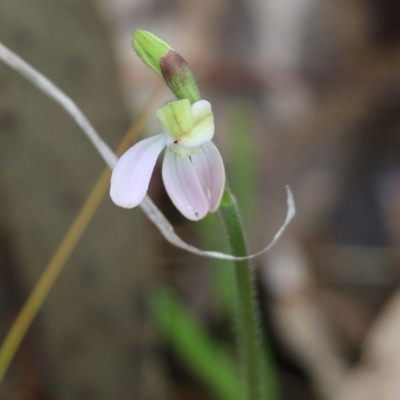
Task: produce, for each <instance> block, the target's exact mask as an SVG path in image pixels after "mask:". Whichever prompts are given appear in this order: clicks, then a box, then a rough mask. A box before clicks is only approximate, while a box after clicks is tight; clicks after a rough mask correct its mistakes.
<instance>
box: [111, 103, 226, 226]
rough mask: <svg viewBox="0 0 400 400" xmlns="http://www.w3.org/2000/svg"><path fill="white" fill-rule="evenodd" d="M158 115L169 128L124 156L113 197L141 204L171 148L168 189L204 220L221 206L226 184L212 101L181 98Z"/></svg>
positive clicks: (190, 214) (165, 174) (187, 212)
mask: <svg viewBox="0 0 400 400" xmlns="http://www.w3.org/2000/svg"><path fill="white" fill-rule="evenodd" d="M157 117H158V119H159V121H160V123H161V125H162V127H163V128H164V132H162V133H160V134H158V135H155V136H152V137H149V138H147V139H144V140H141V141H140V142H138V143H136V144H135V145H134V146H132V147H131V148H130V149H129V150H128V151H127V152H126V153H125V154H123V155H122V157H121V158H120V159H119V160H118V162H117V165H116V166H115V168H114V170H113V172H112V176H111V189H110V196H111V199H112V200H113V201H114V203H115V204H117V205H119V206H121V207H125V208H133V207H136V206H137V205H138V204H139V203H140V202H141V201H142V200H143V198H144V197H145V195H146V193H147V190H148V187H149V182H150V178H151V175H152V172H153V170H154V166H155V163H156V161H157V158H158V156H159V155H160V153H161V152H162V150H163V149H164V148H166V152H165V156H164V161H163V165H162V178H163V181H164V185H165V189H166V190H167V193H168V195H169V197H170V198H171V200H172V202H173V203H174V204H175V206H176V207H177V208H178V210H179V211H180V212H181V213H182V214H183V215H184V216H185V217H186V218H188V219H190V220H199V219H201V218H203V217H204V216H205V215H206V214H207V213H208V212H214V211H216V210H217V209H218V206H219V204H220V201H221V197H222V192H223V189H224V184H225V170H224V164H223V162H222V158H221V155H220V153H219V151H218V149H217V147H216V146H215V145H214V143H212V141H211V139H212V138H213V136H214V116H213V113H212V111H211V104H210V103H209V102H208V101H206V100H200V101H197V102H195V103H194V104H190V101H189V100H188V99H183V100H176V101H173V102H170V103H167V104H166V105H165V106H163V107H161V108H160V109H158V111H157Z"/></svg>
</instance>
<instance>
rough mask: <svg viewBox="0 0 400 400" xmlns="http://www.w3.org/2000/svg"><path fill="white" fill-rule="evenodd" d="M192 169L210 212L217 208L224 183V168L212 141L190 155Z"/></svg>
mask: <svg viewBox="0 0 400 400" xmlns="http://www.w3.org/2000/svg"><path fill="white" fill-rule="evenodd" d="M190 158H191V160H192V164H193V167H194V170H195V172H196V175H197V177H198V178H199V181H200V184H201V187H202V188H203V192H204V195H205V196H206V198H207V201H208V209H209V211H210V212H213V211H215V210H217V208H218V206H219V203H220V201H221V197H222V193H223V191H224V185H225V169H224V163H223V161H222V157H221V154H220V153H219V151H218V149H217V147H216V146H215V144H214V143H212V142H208V143H205V144H203V145H202V146H200V147H199V148H198V150H197V152H196V153H195V154H193V155H192V156H190Z"/></svg>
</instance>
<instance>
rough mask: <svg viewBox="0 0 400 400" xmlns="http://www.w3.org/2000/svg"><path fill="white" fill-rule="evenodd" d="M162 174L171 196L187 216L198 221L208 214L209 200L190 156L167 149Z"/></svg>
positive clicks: (177, 206)
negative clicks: (183, 155)
mask: <svg viewBox="0 0 400 400" xmlns="http://www.w3.org/2000/svg"><path fill="white" fill-rule="evenodd" d="M162 176H163V181H164V185H165V189H166V190H167V193H168V195H169V197H170V198H171V200H172V202H173V203H174V204H175V207H176V208H177V209H178V210H179V211H180V212H181V213H182V214H183V215H184V216H185V217H186V218H188V219H190V220H193V221H197V220H199V219H201V218H203V217H204V216H205V215H206V214H207V212H208V202H207V199H206V198H205V196H204V193H203V190H202V188H201V186H200V182H199V180H198V179H197V176H196V173H195V172H194V169H193V165H192V163H191V162H190V159H189V157H182V156H181V155H179V154H176V153H175V152H173V151H172V150H169V149H167V151H166V152H165V158H164V162H163V166H162Z"/></svg>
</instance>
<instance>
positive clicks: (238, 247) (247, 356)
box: [219, 184, 266, 400]
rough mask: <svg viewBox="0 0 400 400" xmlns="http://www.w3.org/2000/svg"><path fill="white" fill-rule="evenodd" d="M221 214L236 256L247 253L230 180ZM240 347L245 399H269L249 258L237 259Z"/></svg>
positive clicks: (226, 186)
mask: <svg viewBox="0 0 400 400" xmlns="http://www.w3.org/2000/svg"><path fill="white" fill-rule="evenodd" d="M219 211H220V215H221V217H222V219H223V221H224V224H225V228H226V231H227V234H228V239H229V243H230V246H231V249H232V252H233V254H234V255H235V256H239V257H240V256H246V255H247V254H248V253H247V248H246V243H245V238H244V234H243V228H242V223H241V220H240V214H239V210H238V207H237V204H236V200H235V198H234V196H233V194H232V193H231V191H230V189H229V186H228V185H227V184H226V185H225V189H224V194H223V197H222V201H221V205H220V208H219ZM233 274H234V277H235V284H236V295H237V296H236V297H237V299H236V302H237V304H236V306H237V307H236V310H237V330H238V335H237V337H238V339H237V340H238V347H239V354H240V358H241V361H242V368H243V375H244V378H245V379H244V380H245V388H244V392H245V397H244V398H245V399H246V400H261V399H265V394H266V388H265V373H264V368H263V352H262V345H261V337H260V332H259V326H258V324H259V318H258V309H257V307H256V302H255V292H254V282H253V280H254V275H253V272H252V270H251V265H250V263H249V261H247V260H245V261H235V262H234V272H233Z"/></svg>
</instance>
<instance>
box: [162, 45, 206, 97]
mask: <svg viewBox="0 0 400 400" xmlns="http://www.w3.org/2000/svg"><path fill="white" fill-rule="evenodd" d="M160 68H161V73H162V76H163V78H164V80H165V82H166V83H167V85H168V86H169V88H170V89H171V90H172V92H173V93H174V95H175V96H176V97H177V99H178V100H182V99H188V100H189V101H190V103H191V104H193V103H195V102H196V101H199V100H200V99H201V96H200V92H199V89H198V88H197V85H196V81H195V79H194V76H193V74H192V71H190V69H189V66H188V65H187V63H186V61H185V60H184V59H183V58H182V57H181V56H180V55H179V54H178V53H176V52H175V51H173V50H170V51H168V52H167V53H166V54H165V55H164V56H162V57H161V62H160Z"/></svg>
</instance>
